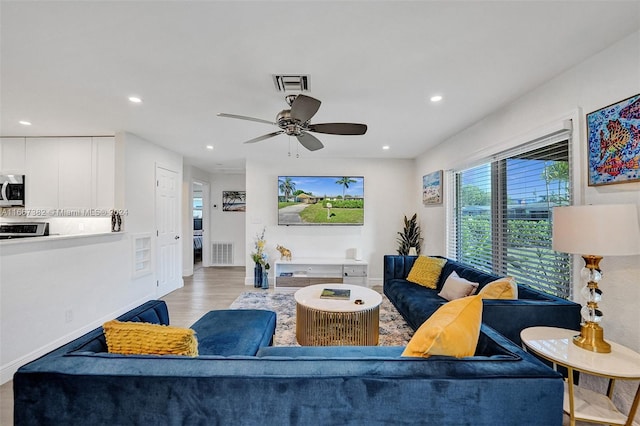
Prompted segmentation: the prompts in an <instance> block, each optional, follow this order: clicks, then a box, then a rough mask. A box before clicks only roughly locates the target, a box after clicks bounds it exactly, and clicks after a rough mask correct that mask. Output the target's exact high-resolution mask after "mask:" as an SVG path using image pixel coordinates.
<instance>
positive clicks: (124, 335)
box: [102, 320, 198, 356]
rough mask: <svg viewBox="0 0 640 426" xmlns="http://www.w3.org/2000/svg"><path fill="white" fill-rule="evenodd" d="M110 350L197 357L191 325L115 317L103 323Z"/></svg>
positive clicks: (196, 347)
mask: <svg viewBox="0 0 640 426" xmlns="http://www.w3.org/2000/svg"><path fill="white" fill-rule="evenodd" d="M102 328H103V329H104V335H105V338H106V340H107V348H108V350H109V352H110V353H116V354H123V355H187V356H198V341H197V339H196V336H195V332H194V331H193V330H191V329H188V328H181V327H173V326H169V325H160V324H150V323H144V322H121V321H118V320H112V321H108V322H106V323H104V325H103V326H102Z"/></svg>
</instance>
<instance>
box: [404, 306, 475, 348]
mask: <svg viewBox="0 0 640 426" xmlns="http://www.w3.org/2000/svg"><path fill="white" fill-rule="evenodd" d="M481 321H482V297H481V296H479V295H478V296H467V297H463V298H461V299H456V300H454V301H452V302H449V303H446V304H444V305H442V306H441V307H440V308H438V310H437V311H435V312H434V313H433V315H431V317H430V318H429V319H428V320H426V321H425V322H424V323H423V324H422V325H421V326H420V328H418V330H416V332H415V334H414V335H413V337H412V338H411V340H410V341H409V344H407V347H406V348H405V350H404V352H402V356H412V357H423V358H428V357H430V356H431V355H446V356H454V357H456V358H462V357H465V356H473V354H475V352H476V346H478V338H479V336H480V323H481Z"/></svg>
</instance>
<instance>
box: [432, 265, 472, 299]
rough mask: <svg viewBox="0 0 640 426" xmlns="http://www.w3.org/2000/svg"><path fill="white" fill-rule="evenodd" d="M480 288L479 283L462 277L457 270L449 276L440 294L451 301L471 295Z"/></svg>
mask: <svg viewBox="0 0 640 426" xmlns="http://www.w3.org/2000/svg"><path fill="white" fill-rule="evenodd" d="M477 289H478V283H473V282H471V281H469V280H465V279H464V278H460V277H459V276H458V274H457V273H456V271H453V272H452V273H451V275H449V276H448V277H447V279H446V280H445V282H444V285H443V286H442V290H441V291H440V293H438V296H440V297H442V298H445V299H447V300H449V301H451V300H455V299H460V298H461V297H467V296H471V295H472V294H473V293H475V292H476V290H477Z"/></svg>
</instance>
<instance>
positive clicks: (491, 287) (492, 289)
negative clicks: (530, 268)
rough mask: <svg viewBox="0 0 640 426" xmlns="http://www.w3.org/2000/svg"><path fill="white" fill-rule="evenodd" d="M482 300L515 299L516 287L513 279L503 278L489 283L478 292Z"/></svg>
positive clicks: (516, 295) (516, 294)
mask: <svg viewBox="0 0 640 426" xmlns="http://www.w3.org/2000/svg"><path fill="white" fill-rule="evenodd" d="M478 294H479V295H481V296H482V297H483V298H484V299H508V300H512V299H517V298H518V285H517V284H516V280H515V278H513V277H504V278H500V279H497V280H495V281H492V282H490V283H489V284H487V285H485V286H484V287H482V289H481V290H480V291H479V292H478Z"/></svg>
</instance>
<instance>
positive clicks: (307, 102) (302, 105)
mask: <svg viewBox="0 0 640 426" xmlns="http://www.w3.org/2000/svg"><path fill="white" fill-rule="evenodd" d="M320 104H321V102H320V101H319V100H317V99H315V98H312V97H310V96H305V95H298V96H296V99H295V100H294V101H293V103H292V104H291V118H293V119H294V120H300V121H301V122H302V123H306V122H307V121H309V120H310V119H311V117H313V116H314V115H315V114H316V112H318V109H319V108H320Z"/></svg>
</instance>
